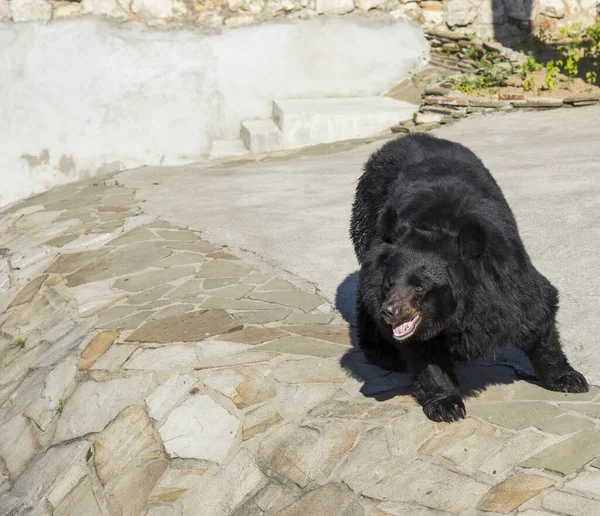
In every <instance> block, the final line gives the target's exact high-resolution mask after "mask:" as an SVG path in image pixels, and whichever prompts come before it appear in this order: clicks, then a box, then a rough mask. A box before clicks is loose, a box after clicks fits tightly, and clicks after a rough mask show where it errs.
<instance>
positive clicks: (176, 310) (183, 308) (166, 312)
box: [152, 304, 195, 319]
mask: <svg viewBox="0 0 600 516" xmlns="http://www.w3.org/2000/svg"><path fill="white" fill-rule="evenodd" d="M194 309H195V306H194V305H191V304H182V305H172V306H167V307H166V308H163V309H162V310H160V311H159V312H157V313H155V314H154V315H153V316H152V319H165V318H166V317H173V316H174V315H182V314H187V313H188V312H191V311H192V310H194Z"/></svg>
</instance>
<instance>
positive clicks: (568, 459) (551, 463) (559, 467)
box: [521, 431, 600, 475]
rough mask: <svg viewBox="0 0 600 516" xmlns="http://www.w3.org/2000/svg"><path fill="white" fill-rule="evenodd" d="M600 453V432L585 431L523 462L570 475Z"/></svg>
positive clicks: (525, 465)
mask: <svg viewBox="0 0 600 516" xmlns="http://www.w3.org/2000/svg"><path fill="white" fill-rule="evenodd" d="M598 455H600V432H592V431H584V432H580V433H578V434H575V435H574V436H573V437H570V438H569V439H567V440H566V441H562V442H560V443H558V444H555V445H554V446H550V447H549V448H546V449H545V450H542V451H541V452H540V453H538V454H537V455H534V456H533V457H531V458H530V459H528V460H526V461H525V462H523V463H522V464H521V466H523V467H525V468H538V469H547V470H550V471H555V472H557V473H562V474H563V475H570V474H571V473H574V472H575V471H577V470H579V469H581V468H582V467H583V466H585V465H586V464H587V463H588V462H590V461H591V460H593V459H594V458H595V457H597V456H598Z"/></svg>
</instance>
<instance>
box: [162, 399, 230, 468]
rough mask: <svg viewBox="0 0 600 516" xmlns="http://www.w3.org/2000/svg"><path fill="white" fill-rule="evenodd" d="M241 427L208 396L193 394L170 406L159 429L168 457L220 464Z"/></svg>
mask: <svg viewBox="0 0 600 516" xmlns="http://www.w3.org/2000/svg"><path fill="white" fill-rule="evenodd" d="M240 429H241V424H240V422H239V420H238V419H237V418H236V417H234V416H232V415H231V414H230V413H229V412H227V411H226V410H225V409H224V408H223V407H221V406H220V405H218V404H217V403H215V402H214V401H213V400H212V399H211V398H210V397H209V396H206V395H199V396H194V397H193V398H190V399H188V400H186V401H184V402H183V403H182V404H181V405H180V406H179V407H177V408H176V409H175V410H173V411H172V412H171V413H170V414H169V417H168V418H167V421H166V422H165V424H164V425H163V426H162V427H160V429H159V432H160V435H161V437H162V440H163V442H164V444H165V449H166V450H167V453H168V454H169V455H170V456H171V457H181V458H191V459H203V460H210V461H213V462H216V463H218V464H221V463H222V462H223V460H224V459H225V457H226V456H227V453H228V452H229V450H230V448H231V447H232V445H233V444H234V443H235V442H236V441H237V439H238V433H239V430H240Z"/></svg>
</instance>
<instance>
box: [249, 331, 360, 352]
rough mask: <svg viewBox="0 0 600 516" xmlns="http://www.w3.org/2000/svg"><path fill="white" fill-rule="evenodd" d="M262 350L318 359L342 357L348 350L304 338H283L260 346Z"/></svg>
mask: <svg viewBox="0 0 600 516" xmlns="http://www.w3.org/2000/svg"><path fill="white" fill-rule="evenodd" d="M260 349H264V350H268V351H279V352H281V353H292V354H295V355H312V356H317V357H334V356H340V355H343V354H344V353H345V352H346V351H347V350H348V348H347V347H346V346H340V345H339V344H333V343H331V342H325V341H322V340H317V339H312V338H310V337H302V336H288V337H282V338H281V339H277V340H274V341H272V342H269V343H268V344H265V345H264V346H260Z"/></svg>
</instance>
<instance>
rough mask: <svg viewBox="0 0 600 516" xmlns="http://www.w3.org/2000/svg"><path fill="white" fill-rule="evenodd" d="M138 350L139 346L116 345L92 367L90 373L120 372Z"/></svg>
mask: <svg viewBox="0 0 600 516" xmlns="http://www.w3.org/2000/svg"><path fill="white" fill-rule="evenodd" d="M137 348H138V345H137V344H116V345H115V346H112V347H111V348H110V349H109V350H108V351H107V352H106V353H104V355H102V356H101V357H100V358H99V359H98V360H97V362H96V363H95V364H94V365H92V366H91V367H90V371H101V370H104V371H111V372H115V371H118V370H119V369H121V367H122V366H123V364H124V363H125V362H126V361H127V360H128V359H129V358H130V357H131V356H132V355H133V352H134V351H135V350H136V349H137Z"/></svg>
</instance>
